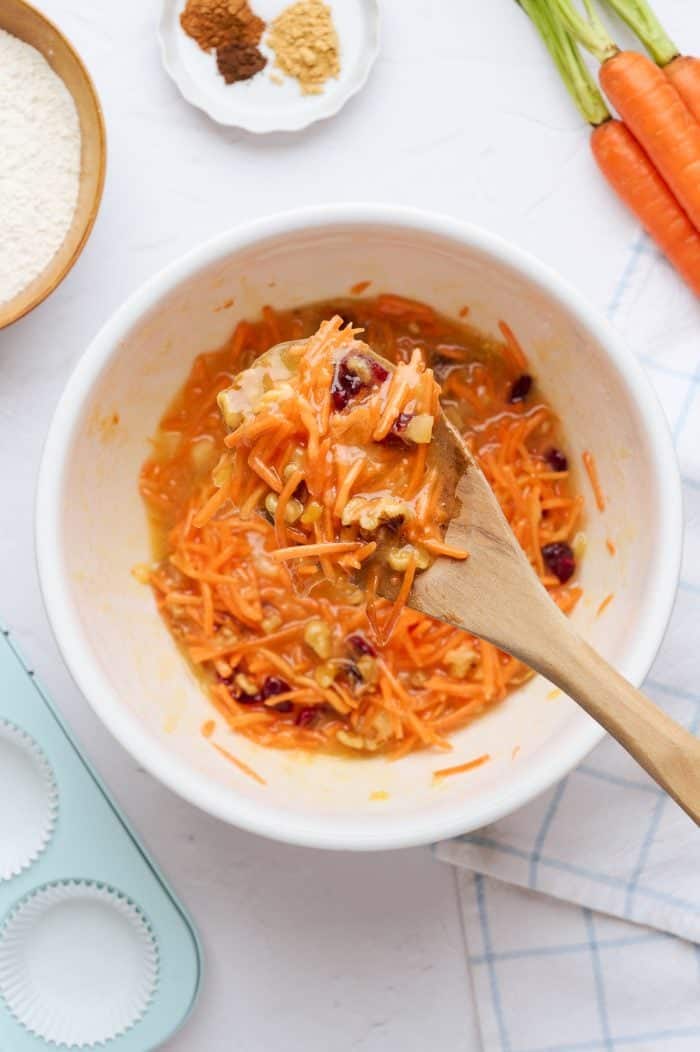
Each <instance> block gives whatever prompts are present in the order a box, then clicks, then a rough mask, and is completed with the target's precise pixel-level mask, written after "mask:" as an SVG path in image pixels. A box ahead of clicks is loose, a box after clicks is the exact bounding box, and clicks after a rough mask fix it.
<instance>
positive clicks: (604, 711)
mask: <svg viewBox="0 0 700 1052" xmlns="http://www.w3.org/2000/svg"><path fill="white" fill-rule="evenodd" d="M570 635H571V637H572V638H571V640H570V645H569V646H568V647H567V652H566V653H565V654H562V655H561V660H558V661H557V669H556V671H555V670H554V669H553V668H547V669H546V670H545V669H544V668H542V671H543V672H544V673H545V675H546V676H547V678H548V679H550V680H552V682H554V683H556V685H557V686H558V687H561V688H562V690H564V691H565V692H566V693H567V694H568V695H569V696H570V697H571V698H573V699H574V701H577V702H578V704H579V705H580V706H581V707H582V708H583V709H585V710H586V712H587V713H588V714H589V715H590V716H592V717H593V719H594V720H597V721H598V723H600V724H601V725H602V726H603V727H605V729H606V730H607V731H608V732H609V733H610V734H611V735H612V736H613V738H616V739H617V741H619V743H620V745H622V746H623V748H625V749H626V750H627V752H628V753H630V755H631V756H633V757H634V758H635V760H636V761H637V763H639V764H641V766H642V767H643V768H644V769H645V771H647V772H648V773H649V774H650V775H651V777H652V778H653V779H654V781H656V782H658V784H659V785H660V786H662V787H663V788H664V789H665V790H666V792H667V793H668V794H669V796H672V797H673V799H674V800H675V801H676V803H677V804H679V805H680V806H681V807H682V808H683V810H684V811H685V812H686V813H687V814H689V815H690V817H691V818H692V819H693V821H694V822H695V823H696V825H700V740H699V739H698V738H696V737H695V736H694V735H692V734H691V733H690V732H689V731H687V730H685V728H684V727H681V725H680V724H678V723H676V722H675V720H672V719H671V717H670V716H668V715H667V714H666V713H665V712H664V711H663V710H662V709H660V708H659V707H658V706H657V705H655V704H654V703H653V702H652V701H650V700H649V698H647V697H646V696H645V695H644V694H642V692H641V691H639V690H636V689H635V688H634V687H633V686H632V685H631V684H630V683H628V682H627V680H626V679H624V678H623V677H622V676H621V675H620V674H619V673H618V672H616V671H615V669H614V668H612V667H611V666H610V665H609V664H608V663H607V661H604V660H603V658H602V657H601V656H600V655H599V654H597V653H596V651H595V650H593V649H592V648H591V647H589V646H588V644H587V643H584V641H583V640H582V639H580V638H579V636H578V635H577V634H576V633H575V632H573V630H570Z"/></svg>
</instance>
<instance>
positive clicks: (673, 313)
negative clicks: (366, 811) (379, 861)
mask: <svg viewBox="0 0 700 1052" xmlns="http://www.w3.org/2000/svg"><path fill="white" fill-rule="evenodd" d="M608 314H609V316H610V317H611V318H612V319H613V321H614V322H615V324H616V325H617V326H618V327H620V328H621V329H622V331H623V332H624V334H625V336H626V337H627V339H628V342H629V345H630V346H631V347H633V348H634V349H635V351H637V353H638V354H639V356H640V358H641V360H642V362H643V363H644V365H645V366H646V368H647V369H648V371H649V374H650V377H651V380H652V382H653V384H654V386H655V387H656V390H657V392H658V394H659V396H660V398H661V401H662V403H663V405H664V409H665V410H666V413H667V415H668V418H669V422H670V425H671V428H672V431H673V435H674V439H675V443H676V449H677V451H678V455H679V459H680V463H681V472H682V474H683V484H684V498H685V521H686V536H685V556H684V564H683V570H682V575H681V576H682V580H681V585H680V590H679V594H678V599H677V602H676V607H675V610H674V614H673V618H672V622H671V626H670V628H669V631H668V634H667V637H666V640H665V643H664V645H663V647H662V649H661V652H660V654H659V657H658V659H657V661H656V663H655V665H654V668H653V670H652V673H651V675H650V677H649V679H648V680H647V682H646V684H645V689H646V691H647V693H648V694H649V695H650V696H651V697H652V698H654V700H655V701H656V702H657V703H658V704H659V705H661V706H662V707H663V708H665V709H666V710H667V711H668V712H670V713H671V714H672V715H673V716H674V717H675V718H676V719H677V720H679V721H680V722H681V723H683V724H685V725H686V726H687V727H690V728H692V729H693V731H695V732H697V731H698V730H699V729H700V676H699V673H700V657H699V651H700V306H699V305H698V303H697V302H696V301H695V300H694V299H693V297H692V296H691V295H690V294H689V293H688V292H687V291H686V290H685V289H684V288H683V287H682V286H681V283H680V282H679V280H678V279H677V278H676V277H675V275H673V274H672V273H671V272H670V271H669V269H668V267H667V265H666V263H665V262H664V261H663V260H662V259H661V257H660V256H659V254H658V253H657V251H656V250H655V248H654V247H653V246H652V245H651V244H650V242H649V241H648V239H647V238H646V237H645V236H638V237H636V238H635V240H634V243H633V245H632V246H631V248H630V252H629V256H628V259H627V261H626V263H625V266H624V269H623V271H622V273H621V275H620V277H619V279H618V281H617V283H616V285H615V287H614V289H613V291H612V294H611V296H610V299H609V302H608ZM436 851H437V855H438V857H439V858H440V859H443V860H444V861H446V862H451V863H452V864H454V865H456V866H458V867H461V869H462V872H461V873H460V874H459V885H460V893H461V901H462V909H463V915H464V925H465V932H466V938H467V943H468V952H469V960H470V965H471V975H472V981H473V986H474V993H475V998H476V1003H477V1009H478V1013H479V1021H480V1026H481V1036H482V1041H483V1047H484V1050H485V1052H598V1050H615V1052H616V1050H618V1049H634V1050H637V1052H675V1050H676V1049H678V1050H679V1052H680V1050H683V1052H690V1050H691V1049H692V1050H694V1052H695V1050H698V1049H700V946H699V945H698V944H700V835H698V831H697V829H696V828H695V826H694V825H693V823H692V822H691V820H690V819H689V818H688V817H687V816H686V815H685V814H684V813H683V812H682V811H681V810H680V809H679V808H678V807H676V805H675V804H674V803H673V802H672V801H671V800H670V799H669V798H668V797H666V796H665V794H663V793H662V792H661V791H660V790H659V789H658V788H657V786H656V785H655V784H654V782H652V781H651V779H650V778H648V776H647V775H646V774H645V773H644V772H643V771H642V770H641V768H639V767H638V766H637V765H636V764H635V763H634V761H633V760H631V759H630V757H629V756H628V755H627V754H626V753H625V752H624V750H623V749H622V748H621V747H620V746H618V745H617V743H616V742H614V741H613V740H612V739H606V740H605V741H604V742H603V743H601V745H600V746H598V748H597V749H596V750H595V751H594V752H593V753H592V754H591V755H590V757H588V758H587V759H586V761H585V762H584V763H583V764H581V766H579V767H578V768H577V769H576V770H575V771H573V772H572V773H571V774H570V775H569V776H568V777H567V778H565V779H564V780H563V781H562V782H560V783H559V784H558V785H556V786H555V787H554V788H553V789H551V790H550V791H549V792H548V793H546V794H544V795H543V796H541V797H539V798H538V799H537V800H535V801H533V802H532V803H530V804H528V805H527V806H526V807H524V808H522V809H521V810H520V811H518V812H516V813H515V814H513V815H511V816H510V817H508V818H506V819H503V820H502V821H500V822H497V823H495V824H494V825H492V826H488V827H486V828H484V829H481V830H479V831H478V832H477V833H473V834H470V835H468V836H464V837H460V838H458V839H456V840H452V841H447V842H445V843H443V844H439V845H438V846H437V849H436Z"/></svg>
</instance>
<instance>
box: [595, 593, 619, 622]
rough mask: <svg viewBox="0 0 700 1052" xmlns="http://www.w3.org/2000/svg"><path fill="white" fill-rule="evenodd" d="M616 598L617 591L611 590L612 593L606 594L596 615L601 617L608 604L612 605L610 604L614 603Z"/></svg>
mask: <svg viewBox="0 0 700 1052" xmlns="http://www.w3.org/2000/svg"><path fill="white" fill-rule="evenodd" d="M614 598H615V593H614V592H611V593H610V595H606V597H605V599H604V600H603V602H602V603H601V604H600V606H599V607H598V609H597V610H596V615H595V616H596V617H600V615H601V614H602V613H603V610H605V609H606V608H607V607H608V606H610V604H611V603H612V601H613V599H614Z"/></svg>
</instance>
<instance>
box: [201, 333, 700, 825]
mask: <svg viewBox="0 0 700 1052" xmlns="http://www.w3.org/2000/svg"><path fill="white" fill-rule="evenodd" d="M294 345H297V346H298V347H299V352H300V353H302V352H303V341H291V342H290V343H283V344H278V345H277V346H275V347H272V348H270V350H269V351H267V352H266V353H265V354H264V355H262V356H261V357H260V358H258V359H257V360H256V362H254V363H253V365H252V366H250V367H249V368H248V369H246V370H244V371H243V372H242V373H240V374H239V375H238V376H237V377H236V378H235V380H234V382H233V384H232V385H231V387H229V388H227V389H226V390H225V391H222V392H221V394H220V395H219V406H220V408H221V411H222V413H223V416H224V419H225V421H226V423H227V424H228V425H229V426H231V423H232V420H234V419H237V418H238V417H240V415H241V413H242V412H245V411H247V410H248V409H249V408H250V406H251V405H254V404H255V402H257V400H258V399H259V398H260V396H261V394H262V392H263V389H264V383H263V374H267V379H268V380H272V381H274V382H279V381H281V380H284V379H287V378H288V377H289V375H291V372H292V371H293V369H294V361H292V362H291V363H290V361H289V360H288V358H287V355H288V353H289V349H290V348H291V347H292V346H294ZM368 350H369V348H366V349H365V350H363V353H367V351H368ZM292 353H293V352H292ZM371 353H373V355H374V357H375V358H376V359H377V360H378V361H379V362H380V363H381V364H382V365H383V366H384V368H385V369H386V370H387V371H391V370H392V369H393V368H394V366H393V365H392V364H391V362H388V361H387V360H386V359H385V358H382V357H381V356H380V355H378V354H376V353H375V352H371ZM297 358H298V355H297ZM234 426H235V425H234ZM432 445H433V451H434V455H435V457H436V461H437V464H438V466H439V469H440V476H441V478H442V479H443V483H444V492H445V494H446V495H447V497H448V501H450V502H453V504H452V507H451V510H450V515H451V518H450V522H449V525H448V528H447V531H446V535H445V539H446V541H447V543H448V544H449V545H450V547H452V548H458V549H461V550H463V551H466V552H468V553H469V557H468V558H467V559H466V560H463V561H462V560H456V559H450V558H444V557H439V558H437V559H436V560H435V561H434V562H433V563H432V565H431V566H430V567H429V568H428V569H427V570H424V571H423V572H421V573H418V574H417V575H416V577H415V579H414V581H413V586H412V588H411V591H410V594H409V596H408V600H407V602H408V605H409V606H411V607H413V609H415V610H419V611H421V612H422V613H424V614H427V615H428V616H429V617H434V618H437V619H438V620H440V621H446V622H447V623H448V624H451V625H455V626H456V627H457V628H462V629H464V630H465V631H468V632H471V633H473V634H474V635H476V636H480V637H481V638H483V639H486V640H488V641H489V642H490V643H493V644H494V645H495V646H497V647H499V648H500V649H501V650H505V651H507V652H508V653H509V654H512V655H513V656H514V657H516V658H518V659H519V660H521V661H523V662H524V663H525V664H526V665H528V666H529V667H530V668H532V669H534V670H535V671H537V672H540V673H541V674H542V675H544V676H545V677H546V678H547V679H548V680H550V681H551V682H552V683H554V684H556V685H557V686H558V687H560V688H561V689H562V690H563V691H564V692H565V693H566V694H568V695H569V697H571V698H572V699H573V700H574V701H576V702H577V703H578V704H579V705H580V706H581V707H582V708H583V709H584V710H585V711H586V712H587V713H588V714H589V715H590V716H592V717H593V719H595V720H597V722H598V723H600V724H601V725H602V726H603V727H605V729H606V730H607V731H608V732H609V733H610V734H611V735H612V736H613V737H614V738H616V739H617V741H619V742H620V744H621V745H622V746H623V747H624V748H625V749H626V750H627V751H628V752H629V753H630V755H631V756H633V757H634V758H635V760H637V762H638V763H639V764H641V766H642V767H643V768H644V769H645V770H646V771H647V772H648V773H649V774H650V775H651V777H652V778H654V779H655V781H656V782H657V783H658V784H659V785H660V786H662V788H664V789H665V790H666V792H667V793H669V795H670V796H671V797H672V798H673V799H674V800H675V801H676V802H677V803H678V804H679V805H680V806H681V807H682V808H683V809H684V810H685V811H686V813H687V814H688V815H689V816H690V817H691V818H692V819H693V820H694V821H695V822H696V824H700V740H698V739H697V738H696V737H694V735H692V734H691V733H690V732H689V731H687V730H685V729H684V728H683V727H681V726H680V725H679V724H677V723H676V722H675V721H674V720H672V719H671V718H670V717H669V716H667V715H666V713H665V712H663V711H662V710H661V709H659V708H658V707H657V706H656V705H654V704H653V702H651V701H650V700H649V699H648V698H647V697H645V695H644V694H642V693H641V691H638V690H636V689H635V688H634V687H633V686H631V684H629V683H628V682H627V681H626V680H625V679H623V677H622V676H620V675H619V673H618V672H616V671H615V669H614V668H612V666H611V665H608V663H607V662H606V661H604V659H603V658H602V657H601V656H600V655H599V654H598V653H597V652H596V651H595V650H593V648H592V647H590V646H589V645H588V644H587V643H586V642H585V641H584V640H583V639H581V637H580V636H579V635H578V633H577V632H576V631H575V629H574V628H573V627H572V625H571V622H570V621H569V620H568V618H566V617H565V616H564V615H563V614H562V613H561V611H560V610H559V608H558V606H557V605H556V603H554V602H553V600H552V599H551V598H550V596H549V595H548V593H547V591H546V590H545V589H544V588H543V587H542V585H541V583H540V581H539V579H538V578H537V576H536V575H535V573H534V571H533V569H532V567H531V566H530V563H529V562H528V560H527V558H526V556H525V553H524V552H523V550H522V548H521V547H520V545H519V544H518V541H517V539H516V537H515V534H514V533H513V531H512V530H511V528H510V525H509V524H508V522H507V520H506V518H505V516H504V514H503V512H502V511H501V508H500V506H499V504H498V501H497V500H496V497H495V495H494V493H493V491H492V489H491V487H490V485H489V483H488V481H487V480H486V477H485V476H484V474H483V472H482V470H481V468H480V466H479V464H478V462H477V460H476V458H475V457H474V456H473V454H472V453H471V451H470V450H469V448H468V447H467V445H466V444H465V442H464V441H463V440H462V437H461V435H460V434H459V431H458V430H457V429H456V428H455V427H454V426H453V425H452V424H451V423H450V421H449V420H448V419H447V417H446V416H445V415H444V414H440V415H439V416H438V418H437V420H436V423H435V427H434V429H433V436H432ZM379 591H380V592H381V593H382V594H383V595H384V596H385V597H386V598H388V599H394V598H395V597H396V591H397V585H396V584H395V583H393V584H392V583H391V579H388V580H384V579H382V580H380V586H379Z"/></svg>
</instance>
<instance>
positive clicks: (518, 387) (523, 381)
mask: <svg viewBox="0 0 700 1052" xmlns="http://www.w3.org/2000/svg"><path fill="white" fill-rule="evenodd" d="M531 387H532V377H531V376H530V374H529V373H523V374H522V376H519V377H518V379H517V380H515V381H514V383H513V386H512V387H511V389H510V397H509V399H508V401H509V402H511V403H514V402H524V401H525V399H526V398H527V396H528V395H529V394H530V388H531Z"/></svg>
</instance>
